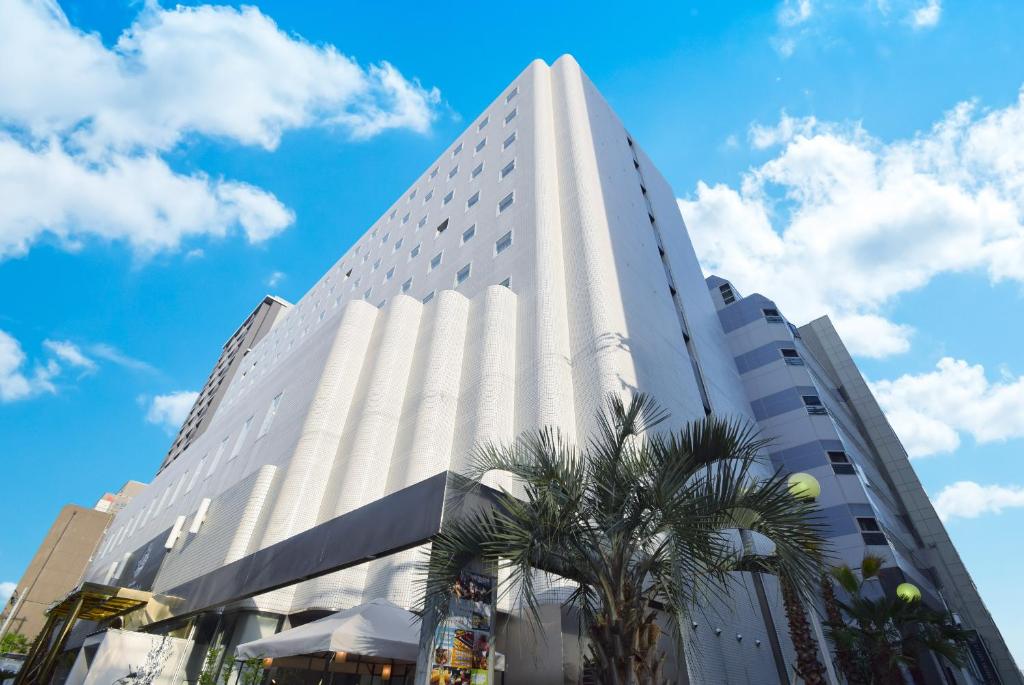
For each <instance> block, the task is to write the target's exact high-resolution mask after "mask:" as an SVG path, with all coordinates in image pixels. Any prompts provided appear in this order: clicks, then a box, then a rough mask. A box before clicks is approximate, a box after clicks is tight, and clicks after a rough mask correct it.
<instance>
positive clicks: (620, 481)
mask: <svg viewBox="0 0 1024 685" xmlns="http://www.w3.org/2000/svg"><path fill="white" fill-rule="evenodd" d="M666 417H667V414H666V413H665V412H664V411H662V410H661V409H660V408H659V407H658V406H657V405H656V404H655V403H654V402H653V401H652V400H651V399H650V398H648V397H647V396H645V395H641V394H637V395H634V396H632V397H631V398H630V399H629V400H628V401H626V402H623V401H622V400H621V399H620V398H618V397H617V396H612V397H610V398H609V400H608V402H607V403H606V407H605V409H604V411H602V412H601V413H600V415H599V417H598V423H597V429H596V432H595V434H594V435H593V437H591V438H590V440H589V441H588V442H587V444H586V445H585V446H583V447H582V448H577V447H574V446H573V445H571V444H570V443H568V442H567V441H566V440H565V439H564V437H563V436H562V435H560V433H559V432H558V430H556V429H554V428H543V429H541V430H539V431H536V432H531V433H527V434H524V435H522V436H520V438H519V439H518V440H516V441H515V442H514V443H512V444H510V445H504V446H498V445H486V446H482V447H480V448H479V449H478V450H477V451H476V453H475V458H474V460H473V466H472V468H471V469H470V473H469V474H468V475H469V476H470V478H471V480H472V481H473V482H474V483H476V482H478V481H479V480H480V479H481V478H482V477H483V476H484V475H485V474H486V473H488V472H491V471H504V472H508V473H510V474H512V475H513V476H514V477H515V478H516V479H517V481H518V483H519V484H520V485H521V492H519V493H518V494H513V493H511V492H508V491H506V490H502V491H501V492H500V493H498V494H497V496H496V504H495V506H494V507H492V508H486V509H483V510H479V511H476V512H475V513H471V514H467V515H466V516H463V517H460V518H456V519H454V520H450V521H448V522H446V524H445V526H444V528H443V530H442V531H441V533H440V534H439V535H438V536H437V537H436V538H435V539H434V541H433V545H432V552H431V554H430V556H429V558H428V559H427V560H425V561H424V562H423V563H422V566H421V570H422V571H423V573H424V576H425V582H426V600H427V601H426V607H427V608H426V610H425V618H426V620H427V621H428V623H429V624H430V625H438V624H439V623H440V622H441V621H443V620H444V619H445V618H447V607H448V601H449V599H450V598H451V594H452V587H453V586H454V584H455V581H456V579H457V578H458V575H459V573H460V571H461V570H462V569H463V568H464V567H465V566H466V565H467V564H469V563H470V562H471V561H476V562H477V563H483V564H485V565H489V566H490V567H491V568H494V569H499V568H500V569H502V570H503V573H502V574H501V575H500V576H499V577H501V578H503V579H504V582H503V585H502V587H499V592H500V593H507V592H512V593H513V595H514V600H515V601H516V603H517V604H518V605H519V606H520V607H522V609H523V612H524V613H525V615H526V616H527V617H528V619H529V620H530V621H531V622H532V624H533V625H534V626H535V627H537V628H539V626H540V616H539V613H538V607H539V599H538V596H537V590H536V587H535V583H534V579H535V571H536V570H537V569H542V570H544V571H548V572H551V573H555V574H557V575H559V576H562V577H565V578H567V579H570V580H571V581H574V582H575V583H576V588H575V591H574V592H573V593H572V595H571V596H570V597H569V599H568V600H567V604H568V605H570V606H571V607H573V608H575V609H576V610H578V612H579V615H580V619H581V621H580V622H581V632H582V633H583V634H584V636H585V637H586V638H587V644H588V646H589V655H588V658H589V663H590V664H591V665H592V667H593V668H594V670H595V672H596V674H597V676H598V678H599V679H600V682H601V683H606V684H608V685H654V684H660V683H662V682H663V680H664V679H663V676H662V672H661V664H662V658H663V654H661V653H659V648H658V642H659V637H660V632H661V629H660V628H659V623H658V618H659V612H658V610H657V609H656V608H655V607H657V608H658V609H660V610H661V611H662V612H664V614H665V616H666V617H667V618H669V619H671V621H670V625H671V626H672V628H673V632H674V633H675V635H676V638H677V643H676V644H677V646H678V645H679V642H680V641H681V631H679V630H678V627H679V626H680V625H681V624H682V621H683V620H684V618H685V617H686V616H687V615H688V613H689V611H690V609H691V608H692V607H693V605H694V604H695V602H696V601H697V600H698V599H699V598H700V597H702V596H706V593H712V592H714V593H722V592H726V591H728V590H729V589H730V585H731V583H732V582H733V575H732V573H731V572H732V571H735V570H737V569H739V568H750V567H752V566H757V560H756V559H754V560H753V563H752V560H751V556H752V555H751V556H748V558H746V559H745V558H744V552H743V545H741V544H737V543H736V542H735V541H736V540H737V537H738V536H736V535H735V531H736V530H741V531H750V533H751V534H753V535H754V536H757V537H760V536H763V537H761V538H760V539H762V540H763V539H764V538H766V539H767V540H768V541H770V543H771V545H773V546H774V551H773V552H772V554H771V555H770V556H771V566H772V568H773V569H776V570H780V571H782V572H784V573H785V574H786V575H787V577H788V578H790V579H791V580H792V581H793V583H794V587H795V588H797V590H798V591H799V592H803V593H806V594H809V592H810V591H811V589H812V588H814V587H815V586H816V583H817V579H818V578H819V577H820V574H821V573H822V571H823V567H822V563H821V550H822V548H823V537H822V528H821V525H820V523H819V522H818V521H817V520H816V519H815V517H814V513H815V511H816V509H815V505H814V504H813V503H812V502H808V501H805V500H800V499H798V498H796V497H793V496H792V495H791V494H790V492H789V489H788V486H787V483H786V481H785V479H784V478H782V477H780V476H779V475H778V474H776V475H775V476H772V477H767V478H759V477H758V476H756V475H755V469H754V466H755V463H756V462H757V460H758V454H759V453H760V451H761V450H762V449H763V448H764V447H765V445H766V444H767V443H766V441H765V440H762V439H760V438H758V437H757V435H756V434H755V432H754V431H753V430H752V428H751V427H750V426H749V425H747V424H746V423H744V422H740V421H731V420H726V419H721V418H716V417H709V418H706V419H702V420H699V421H694V422H691V423H689V424H687V425H686V426H685V427H684V428H682V429H681V430H679V431H676V432H665V433H659V432H654V431H653V430H652V428H654V427H655V426H657V425H658V424H659V423H661V422H662V421H663V420H664V419H665V418H666ZM474 487H478V486H476V485H469V486H467V488H469V489H472V488H474Z"/></svg>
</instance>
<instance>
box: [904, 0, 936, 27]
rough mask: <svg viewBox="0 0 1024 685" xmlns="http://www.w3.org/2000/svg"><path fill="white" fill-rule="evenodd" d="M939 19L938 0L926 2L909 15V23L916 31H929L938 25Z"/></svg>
mask: <svg viewBox="0 0 1024 685" xmlns="http://www.w3.org/2000/svg"><path fill="white" fill-rule="evenodd" d="M941 17H942V3H941V2H940V0H927V2H925V3H924V4H923V5H921V6H920V7H918V8H917V9H915V10H914V11H913V12H911V13H910V23H911V25H913V27H914V28H916V29H930V28H932V27H934V26H936V25H938V23H939V19H940V18H941Z"/></svg>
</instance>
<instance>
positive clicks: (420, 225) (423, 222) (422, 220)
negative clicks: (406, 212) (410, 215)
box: [416, 214, 427, 228]
mask: <svg viewBox="0 0 1024 685" xmlns="http://www.w3.org/2000/svg"><path fill="white" fill-rule="evenodd" d="M426 225H427V215H426V214H424V215H423V216H422V217H420V220H419V221H418V222H417V223H416V228H423V227H424V226H426Z"/></svg>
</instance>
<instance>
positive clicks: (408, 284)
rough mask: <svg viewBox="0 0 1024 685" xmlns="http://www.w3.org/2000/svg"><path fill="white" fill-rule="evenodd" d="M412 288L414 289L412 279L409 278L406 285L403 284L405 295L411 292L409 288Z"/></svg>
mask: <svg viewBox="0 0 1024 685" xmlns="http://www.w3.org/2000/svg"><path fill="white" fill-rule="evenodd" d="M411 287H412V278H408V279H406V281H405V283H403V284H402V292H403V293H407V292H409V288H411Z"/></svg>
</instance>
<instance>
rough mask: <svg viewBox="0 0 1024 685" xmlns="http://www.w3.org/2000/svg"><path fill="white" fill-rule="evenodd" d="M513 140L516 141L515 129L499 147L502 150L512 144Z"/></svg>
mask: <svg viewBox="0 0 1024 685" xmlns="http://www.w3.org/2000/svg"><path fill="white" fill-rule="evenodd" d="M514 142H516V132H515V131H513V132H512V135H510V136H509V137H508V138H506V139H505V142H504V143H502V144H501V149H502V150H507V149H508V148H509V147H511V146H512V143H514Z"/></svg>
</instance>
